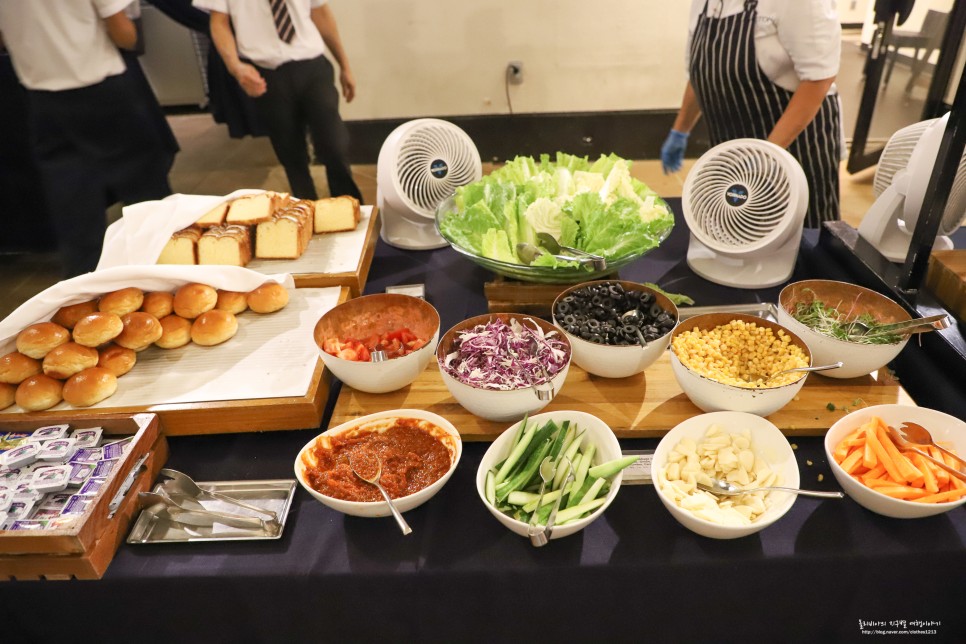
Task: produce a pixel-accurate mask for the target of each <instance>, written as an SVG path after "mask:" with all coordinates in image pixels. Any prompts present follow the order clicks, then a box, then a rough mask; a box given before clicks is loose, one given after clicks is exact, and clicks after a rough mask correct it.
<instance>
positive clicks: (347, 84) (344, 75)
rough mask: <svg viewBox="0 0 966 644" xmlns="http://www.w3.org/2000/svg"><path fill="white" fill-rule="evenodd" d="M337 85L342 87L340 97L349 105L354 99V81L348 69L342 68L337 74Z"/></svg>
mask: <svg viewBox="0 0 966 644" xmlns="http://www.w3.org/2000/svg"><path fill="white" fill-rule="evenodd" d="M339 85H341V86H342V96H343V97H345V102H346V103H351V102H352V99H354V98H355V97H356V79H355V77H354V76H353V75H352V70H351V69H349V68H348V67H343V68H342V69H341V71H340V72H339Z"/></svg>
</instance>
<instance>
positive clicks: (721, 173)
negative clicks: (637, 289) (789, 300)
mask: <svg viewBox="0 0 966 644" xmlns="http://www.w3.org/2000/svg"><path fill="white" fill-rule="evenodd" d="M681 205H682V208H683V210H684V220H685V221H686V222H687V225H688V228H689V229H690V230H691V243H690V244H689V245H688V266H690V267H691V270H693V271H694V272H695V273H697V274H698V275H700V276H701V277H704V278H705V279H707V280H710V281H712V282H715V283H717V284H724V285H726V286H734V287H737V288H763V287H767V286H775V285H776V284H781V283H782V282H784V281H786V280H787V279H788V278H789V277H791V274H792V271H793V270H794V269H795V260H796V258H797V257H798V245H799V241H800V240H801V237H802V227H803V224H804V220H805V211H806V210H807V209H808V184H807V182H806V179H805V172H804V171H803V170H802V166H801V165H799V163H798V161H796V160H795V157H793V156H792V155H791V154H789V153H788V152H786V151H785V150H783V149H782V148H780V147H778V146H777V145H774V144H773V143H769V142H768V141H762V140H760V139H735V140H733V141H726V142H724V143H722V144H720V145H717V146H715V147H713V148H711V149H710V150H708V151H707V152H705V153H704V154H703V155H702V156H701V158H700V159H698V160H697V162H696V163H695V164H694V167H692V168H691V171H690V172H689V173H688V178H687V180H686V181H685V182H684V192H683V194H682V195H681Z"/></svg>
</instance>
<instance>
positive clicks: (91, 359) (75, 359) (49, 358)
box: [43, 342, 98, 380]
mask: <svg viewBox="0 0 966 644" xmlns="http://www.w3.org/2000/svg"><path fill="white" fill-rule="evenodd" d="M97 358H98V355H97V349H92V348H90V347H85V346H83V345H81V344H77V343H76V342H68V343H67V344H62V345H60V346H59V347H56V348H55V349H53V350H52V351H51V352H50V353H48V354H47V355H46V356H44V364H43V368H44V373H45V374H46V375H48V376H50V377H51V378H57V379H58V380H66V379H67V378H70V377H71V376H73V375H74V374H75V373H77V372H78V371H83V370H84V369H89V368H91V367H96V366H97Z"/></svg>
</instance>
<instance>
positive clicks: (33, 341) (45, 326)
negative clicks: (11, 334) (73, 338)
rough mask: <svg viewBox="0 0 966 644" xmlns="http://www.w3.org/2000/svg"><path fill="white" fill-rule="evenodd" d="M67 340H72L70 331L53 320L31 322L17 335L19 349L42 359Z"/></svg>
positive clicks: (23, 352)
mask: <svg viewBox="0 0 966 644" xmlns="http://www.w3.org/2000/svg"><path fill="white" fill-rule="evenodd" d="M65 342H70V331H68V330H67V329H65V328H64V327H62V326H60V325H59V324H54V323H53V322H41V323H39V324H31V325H30V326H28V327H27V328H26V329H24V330H23V331H21V332H20V335H18V336H17V351H19V352H20V353H22V354H24V355H25V356H28V357H30V358H36V359H37V360H40V359H41V358H43V357H44V356H45V355H47V353H49V352H50V350H51V349H53V348H54V347H59V346H60V345H62V344H64V343H65Z"/></svg>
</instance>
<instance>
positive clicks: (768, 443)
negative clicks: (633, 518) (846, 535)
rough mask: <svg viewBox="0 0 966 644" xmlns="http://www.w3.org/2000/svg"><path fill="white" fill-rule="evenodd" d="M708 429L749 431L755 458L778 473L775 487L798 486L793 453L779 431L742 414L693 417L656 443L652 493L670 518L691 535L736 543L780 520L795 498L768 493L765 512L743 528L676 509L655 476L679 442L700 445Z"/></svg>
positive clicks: (713, 414) (730, 412) (762, 419)
mask: <svg viewBox="0 0 966 644" xmlns="http://www.w3.org/2000/svg"><path fill="white" fill-rule="evenodd" d="M712 425H718V426H719V427H721V428H722V429H723V430H724V431H726V432H728V433H731V434H737V433H741V432H742V431H744V430H745V429H750V430H751V448H752V451H754V452H755V455H756V456H757V457H758V458H762V459H764V461H765V462H766V463H768V465H769V467H770V468H771V469H772V471H774V472H777V473H778V475H779V477H780V479H781V482H780V483H778V485H782V486H785V487H794V488H797V487H798V486H799V483H800V479H799V473H798V463H797V462H796V461H795V453H794V452H793V451H792V447H791V445H790V444H789V443H788V439H787V438H785V436H784V435H783V434H782V433H781V430H779V429H778V428H777V427H775V425H773V424H772V423H770V422H769V421H767V420H765V419H764V418H762V417H761V416H756V415H754V414H748V413H744V412H735V411H719V412H713V413H709V414H701V415H699V416H693V417H691V418H689V419H687V420H686V421H684V422H682V423H679V424H678V425H677V426H675V427H674V428H673V429H672V430H671V431H669V432H668V433H667V434H665V435H664V438H662V439H661V442H660V443H658V445H657V449H656V450H654V456H653V458H652V460H651V473H652V474H651V477H652V478H653V479H654V481H655V484H654V489H655V490H656V491H657V495H658V497H659V498H660V499H661V503H663V504H664V507H666V508H667V510H668V512H670V513H671V516H672V517H674V518H675V519H676V520H677V522H678V523H680V524H681V525H683V526H684V527H685V528H687V529H688V530H691V531H692V532H696V533H697V534H700V535H702V536H704V537H711V538H712V539H737V538H739V537H745V536H747V535H749V534H754V533H755V532H758V531H760V530H763V529H765V528H767V527H768V526H770V525H771V524H772V523H774V522H775V521H778V520H779V519H780V518H782V516H784V515H785V513H786V512H788V510H789V509H790V508H791V507H792V505H793V504H794V503H795V498H796V496H795V495H794V494H788V493H786V492H770V493H769V494H768V496H767V497H765V498H766V505H767V509H766V510H765V512H764V514H762V515H760V516H759V517H758V518H757V519H756V520H755V521H753V522H752V523H751V524H749V525H747V526H728V525H721V524H718V523H713V522H711V521H707V520H705V519H701V518H698V517H697V516H695V515H694V514H692V513H691V512H689V511H687V510H685V509H683V508H680V507H678V505H677V504H676V503H675V502H674V501H673V500H672V499H671V497H670V496H668V495H667V494H666V493H665V492H664V490H662V489H661V486H660V485H659V484H658V483H657V473H658V472H660V471H662V470H663V469H664V468H665V467H667V462H668V453H669V452H670V451H671V450H672V449H674V448H675V447H676V446H677V445H678V443H680V442H681V439H683V438H690V439H692V440H694V441H700V439H701V438H702V437H704V435H705V433H707V431H708V428H710V427H711V426H712Z"/></svg>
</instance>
